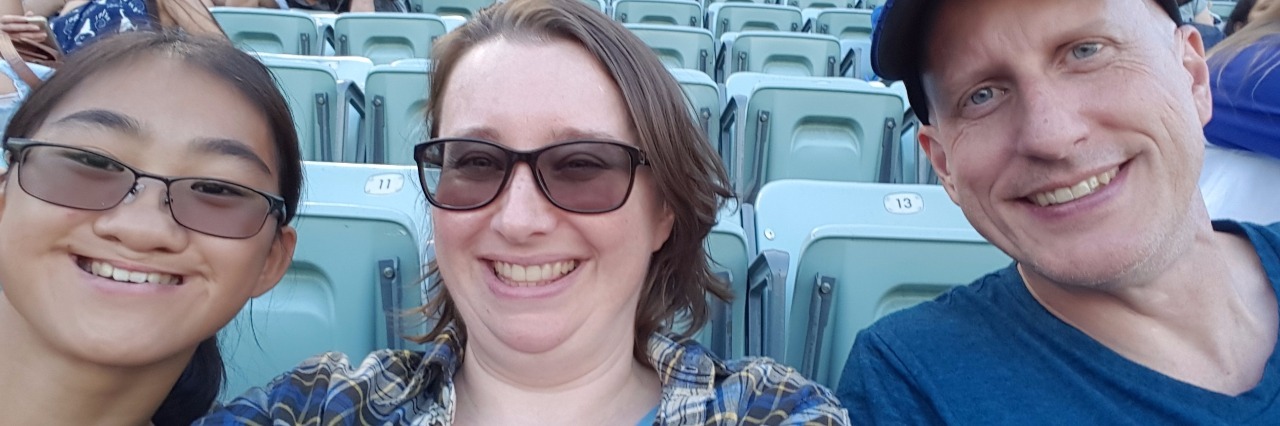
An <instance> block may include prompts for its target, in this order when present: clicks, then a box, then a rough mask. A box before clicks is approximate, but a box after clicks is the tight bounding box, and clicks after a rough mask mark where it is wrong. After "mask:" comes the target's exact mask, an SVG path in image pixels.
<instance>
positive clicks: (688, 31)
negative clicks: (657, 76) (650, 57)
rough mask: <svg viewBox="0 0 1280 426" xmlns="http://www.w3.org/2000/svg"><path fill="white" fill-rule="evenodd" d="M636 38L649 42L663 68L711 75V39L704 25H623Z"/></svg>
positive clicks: (712, 50) (714, 52)
mask: <svg viewBox="0 0 1280 426" xmlns="http://www.w3.org/2000/svg"><path fill="white" fill-rule="evenodd" d="M626 27H627V29H629V30H631V32H632V33H634V34H635V35H636V36H637V37H640V40H643V41H644V43H645V44H647V45H649V47H650V48H652V49H653V52H654V53H656V54H658V59H661V60H662V63H663V64H664V65H666V66H667V68H686V69H692V70H698V71H701V72H703V73H706V74H707V75H710V74H712V73H713V72H714V71H712V70H711V67H712V65H713V64H714V63H715V56H716V47H715V40H713V39H712V38H711V31H709V30H707V29H706V28H695V27H682V26H675V25H658V24H626Z"/></svg>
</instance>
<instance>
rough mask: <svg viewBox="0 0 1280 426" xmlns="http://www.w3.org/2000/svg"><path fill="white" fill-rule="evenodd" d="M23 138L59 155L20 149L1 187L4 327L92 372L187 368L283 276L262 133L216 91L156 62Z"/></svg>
mask: <svg viewBox="0 0 1280 426" xmlns="http://www.w3.org/2000/svg"><path fill="white" fill-rule="evenodd" d="M29 139H30V140H32V141H34V142H33V143H48V144H55V145H57V146H33V147H29V148H26V149H23V150H21V155H19V156H17V157H16V158H14V159H13V160H11V162H12V163H13V166H12V168H11V169H10V170H9V172H8V173H7V174H6V175H5V176H4V178H3V182H0V283H3V284H2V285H3V288H4V291H3V293H0V294H3V297H0V327H6V328H10V329H11V330H13V329H14V328H15V327H16V329H17V330H20V332H21V333H25V334H29V335H31V336H32V337H34V339H31V341H34V342H38V343H37V344H42V345H47V347H48V348H49V349H50V350H51V351H52V352H56V353H62V354H65V355H67V356H69V357H72V358H76V359H78V360H81V361H88V362H94V363H98V364H103V365H113V366H122V367H129V366H144V365H148V364H151V363H157V362H161V361H164V360H171V359H175V357H186V356H189V355H190V353H191V352H192V351H194V350H195V347H196V345H197V344H198V343H199V342H200V341H202V340H205V339H207V338H209V337H210V336H212V335H214V333H216V332H217V331H218V329H220V328H222V327H223V326H224V325H226V324H227V322H229V321H230V320H231V318H232V317H234V316H235V314H236V313H237V312H238V311H239V310H240V309H241V307H243V306H244V304H245V302H246V301H247V300H248V299H249V298H251V297H255V296H258V295H260V294H262V293H264V292H266V291H267V290H269V289H270V288H271V287H272V286H274V285H275V283H276V282H277V281H279V279H280V277H281V276H282V275H283V274H284V272H285V270H286V269H287V267H288V265H289V261H290V259H291V257H292V253H293V246H294V243H295V241H296V236H295V234H294V231H293V229H292V228H290V227H287V226H283V227H282V226H281V225H278V223H279V222H278V221H277V220H278V217H277V215H278V214H280V213H279V212H278V211H273V210H272V208H273V206H274V205H275V204H274V202H271V201H268V200H269V199H270V198H271V197H272V196H271V195H268V194H278V193H280V188H279V183H278V182H279V178H278V174H279V173H280V171H279V170H277V166H276V164H277V155H276V149H275V147H274V143H273V139H272V136H271V129H270V128H269V126H268V125H267V122H266V120H265V119H264V118H263V117H261V116H260V115H259V113H258V108H255V107H254V106H253V105H252V104H250V103H249V101H248V100H247V99H245V98H244V97H242V96H240V95H239V94H238V91H237V90H236V89H235V88H234V87H233V86H231V85H230V84H228V83H227V82H225V81H224V80H222V79H221V78H218V77H215V76H214V75H212V74H210V73H208V72H205V71H203V70H201V69H198V68H196V67H191V66H188V65H185V64H183V63H182V62H180V61H178V60H172V59H166V58H162V57H149V58H145V59H142V60H136V61H133V62H131V63H129V64H126V65H120V66H115V67H113V68H109V69H107V70H104V71H101V72H99V73H97V74H95V75H94V76H93V77H92V78H90V79H89V80H87V81H85V82H83V83H81V84H80V85H79V86H78V87H76V88H75V89H74V90H73V91H72V92H71V93H68V94H67V96H66V97H65V98H63V99H62V100H61V101H60V104H58V105H57V106H55V107H54V108H53V109H52V110H51V111H50V114H49V115H48V117H47V118H46V119H45V121H44V123H43V124H42V125H41V127H39V128H38V130H37V131H36V132H35V133H34V134H33V135H31V137H30V138H29ZM13 142H14V141H11V143H13ZM68 148H70V149H68ZM130 169H132V171H130ZM136 173H141V174H146V175H147V176H146V177H140V178H138V179H137V180H136V181H134V179H133V178H134V176H136ZM156 177H160V178H169V179H172V178H180V177H181V178H185V177H198V178H201V179H197V180H182V181H176V182H173V183H171V184H169V185H166V183H165V182H163V181H162V180H160V179H157V178H156ZM214 180H217V181H216V182H215V181H214ZM108 181H112V182H123V183H118V184H113V185H108V184H106V183H105V182H108ZM126 186H127V187H131V188H132V190H128V189H126V190H124V191H125V192H127V193H125V194H123V195H121V196H119V197H110V196H105V195H103V194H106V193H112V194H115V193H118V192H115V191H117V190H118V189H117V188H121V187H126ZM76 191H80V193H77V192H76ZM89 200H96V202H98V204H97V206H96V208H95V209H93V210H90V209H87V204H88V201H89ZM104 200H105V201H104ZM117 200H119V201H118V202H117ZM77 203H78V204H77ZM71 204H76V207H80V208H71V207H64V206H66V205H71ZM211 212H213V214H211ZM211 234H215V235H211ZM218 234H220V235H224V236H217V235H218ZM233 234H234V236H235V237H238V238H227V237H225V235H233ZM184 364H185V362H184Z"/></svg>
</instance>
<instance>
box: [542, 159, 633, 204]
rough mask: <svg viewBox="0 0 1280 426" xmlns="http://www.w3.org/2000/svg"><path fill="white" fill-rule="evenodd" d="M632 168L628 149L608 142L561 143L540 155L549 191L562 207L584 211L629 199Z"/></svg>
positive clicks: (544, 178) (553, 199)
mask: <svg viewBox="0 0 1280 426" xmlns="http://www.w3.org/2000/svg"><path fill="white" fill-rule="evenodd" d="M631 168H632V160H631V155H630V153H629V152H628V151H627V149H626V148H623V147H621V146H619V145H615V144H611V143H605V142H578V143H570V144H565V145H560V146H557V147H554V148H551V149H549V150H547V151H545V152H543V153H542V155H541V156H540V157H539V158H538V172H539V173H540V174H541V175H542V180H543V182H544V183H545V184H546V188H547V195H548V196H550V197H551V200H552V201H554V202H555V203H556V204H557V205H559V206H560V207H561V208H564V209H566V210H570V211H576V212H580V213H598V212H605V211H609V210H613V209H616V208H618V207H619V206H621V205H622V204H623V203H625V202H626V200H627V195H628V192H629V190H630V188H631V177H632V169H631Z"/></svg>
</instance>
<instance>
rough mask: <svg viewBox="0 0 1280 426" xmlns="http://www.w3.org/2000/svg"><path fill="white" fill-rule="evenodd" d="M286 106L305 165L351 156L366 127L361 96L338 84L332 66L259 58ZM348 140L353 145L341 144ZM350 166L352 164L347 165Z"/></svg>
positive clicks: (323, 62)
mask: <svg viewBox="0 0 1280 426" xmlns="http://www.w3.org/2000/svg"><path fill="white" fill-rule="evenodd" d="M258 58H259V59H260V60H261V61H262V62H263V63H264V64H266V66H267V68H268V69H270V70H271V73H272V74H273V75H274V76H275V79H276V82H277V84H278V85H279V86H280V91H281V92H282V93H283V94H284V96H285V100H287V101H288V102H289V110H290V112H291V113H292V114H293V125H294V128H295V129H296V130H297V132H298V143H299V144H300V145H301V149H302V158H303V159H304V160H317V161H344V159H347V158H352V157H354V156H355V148H356V145H357V144H356V143H354V142H355V141H354V139H355V138H356V137H357V136H358V135H359V129H360V127H359V126H360V125H361V124H362V122H363V121H364V115H365V112H364V94H363V93H361V91H360V88H359V86H358V85H357V84H356V82H352V81H346V80H341V81H340V80H339V79H338V77H337V71H336V70H335V69H334V68H333V67H334V65H333V64H332V63H331V62H326V61H331V59H330V60H326V59H323V58H317V57H305V56H286V55H258ZM347 139H352V140H351V141H350V142H352V143H349V144H348V143H345V142H347ZM345 161H350V160H345Z"/></svg>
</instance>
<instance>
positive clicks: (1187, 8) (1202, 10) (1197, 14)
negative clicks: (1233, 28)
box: [1178, 0, 1226, 50]
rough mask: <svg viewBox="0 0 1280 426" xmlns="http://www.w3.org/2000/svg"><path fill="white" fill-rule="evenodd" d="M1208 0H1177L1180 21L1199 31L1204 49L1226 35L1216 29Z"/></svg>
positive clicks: (1211, 46) (1210, 46) (1207, 48)
mask: <svg viewBox="0 0 1280 426" xmlns="http://www.w3.org/2000/svg"><path fill="white" fill-rule="evenodd" d="M1209 1H1210V0H1178V3H1179V4H1180V6H1179V7H1178V9H1179V11H1180V12H1182V22H1185V23H1186V24H1187V25H1190V26H1193V27H1195V28H1196V31H1200V40H1201V41H1202V42H1203V43H1204V50H1209V49H1212V48H1213V46H1215V45H1217V44H1218V42H1220V41H1222V39H1223V38H1224V37H1226V35H1224V34H1222V30H1221V29H1218V25H1217V22H1214V20H1213V12H1210V11H1209Z"/></svg>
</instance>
